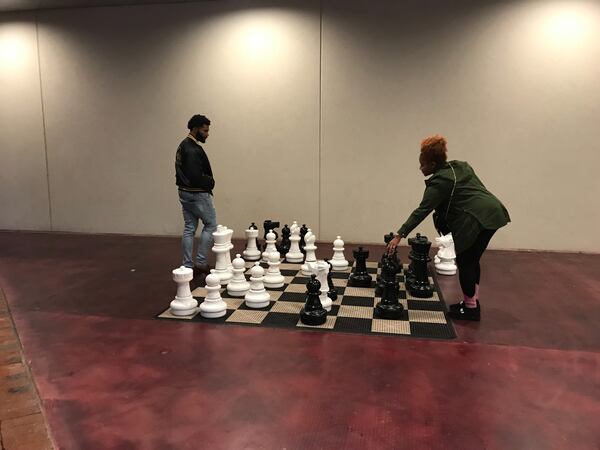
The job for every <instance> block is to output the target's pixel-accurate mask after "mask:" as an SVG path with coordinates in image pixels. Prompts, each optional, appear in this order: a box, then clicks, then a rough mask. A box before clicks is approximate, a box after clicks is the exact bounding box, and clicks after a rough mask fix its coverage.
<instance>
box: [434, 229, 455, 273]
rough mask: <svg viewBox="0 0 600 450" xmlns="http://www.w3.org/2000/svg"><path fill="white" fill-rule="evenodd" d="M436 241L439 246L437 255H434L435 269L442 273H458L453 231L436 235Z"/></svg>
mask: <svg viewBox="0 0 600 450" xmlns="http://www.w3.org/2000/svg"><path fill="white" fill-rule="evenodd" d="M435 242H436V244H437V245H438V246H439V249H438V252H437V255H435V257H434V265H435V271H436V272H437V273H439V274H440V275H454V274H456V252H455V251H454V240H453V239H452V233H449V234H447V235H445V236H440V237H436V238H435Z"/></svg>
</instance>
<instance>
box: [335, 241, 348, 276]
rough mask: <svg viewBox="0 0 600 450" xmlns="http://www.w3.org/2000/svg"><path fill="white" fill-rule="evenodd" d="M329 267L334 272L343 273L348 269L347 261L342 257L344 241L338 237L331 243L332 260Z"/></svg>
mask: <svg viewBox="0 0 600 450" xmlns="http://www.w3.org/2000/svg"><path fill="white" fill-rule="evenodd" d="M331 266H332V267H333V270H334V271H345V270H347V269H348V261H347V260H346V257H345V256H344V241H342V238H341V237H340V236H338V237H337V238H336V239H335V241H333V258H331Z"/></svg>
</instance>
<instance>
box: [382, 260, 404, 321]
mask: <svg viewBox="0 0 600 450" xmlns="http://www.w3.org/2000/svg"><path fill="white" fill-rule="evenodd" d="M396 269H397V268H396V264H395V263H394V259H393V256H391V255H389V256H385V257H384V258H383V263H382V265H381V280H382V283H383V295H382V298H381V301H380V302H379V303H377V306H376V307H375V310H376V311H377V313H378V314H379V317H381V318H383V319H399V318H401V316H402V310H403V309H404V308H403V306H402V305H401V304H400V303H399V302H398V296H399V294H400V285H399V283H398V280H397V279H396V273H397V272H396Z"/></svg>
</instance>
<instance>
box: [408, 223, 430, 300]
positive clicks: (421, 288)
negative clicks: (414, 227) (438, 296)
mask: <svg viewBox="0 0 600 450" xmlns="http://www.w3.org/2000/svg"><path fill="white" fill-rule="evenodd" d="M409 242H410V245H411V247H412V251H411V252H410V255H409V256H408V257H409V258H410V260H411V266H412V271H413V274H414V278H413V279H411V280H409V282H408V284H407V285H406V288H407V290H408V292H409V293H410V295H412V296H413V297H418V298H429V297H432V296H433V287H432V286H431V284H430V283H429V274H428V272H427V263H428V262H429V261H431V258H430V257H429V249H430V248H431V242H429V239H427V237H426V236H421V235H420V234H418V233H417V237H416V238H414V239H411V240H409Z"/></svg>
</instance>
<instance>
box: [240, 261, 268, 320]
mask: <svg viewBox="0 0 600 450" xmlns="http://www.w3.org/2000/svg"><path fill="white" fill-rule="evenodd" d="M264 274H265V269H263V268H262V267H260V263H258V262H256V263H254V267H252V269H250V290H249V291H248V292H247V293H246V296H245V297H244V300H245V301H246V306H248V307H249V308H255V309H256V308H264V307H265V306H269V301H270V300H271V296H270V295H269V293H268V292H267V291H266V290H265V286H264V284H263V279H264Z"/></svg>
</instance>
